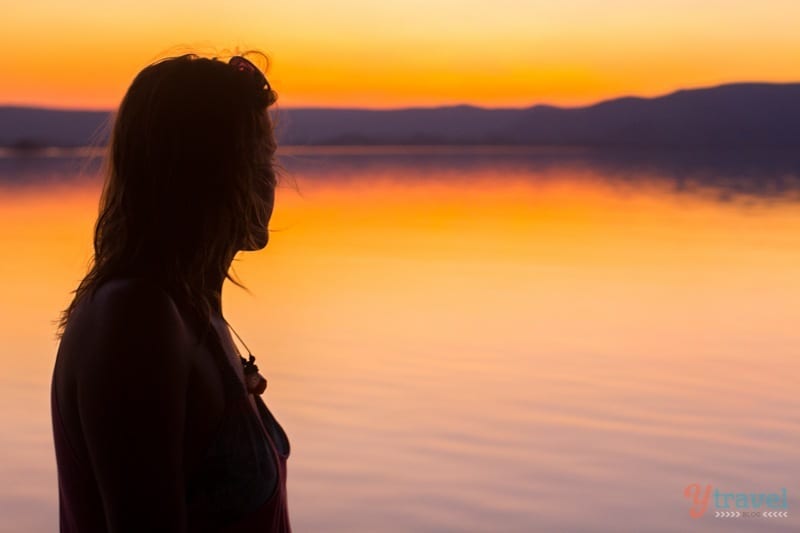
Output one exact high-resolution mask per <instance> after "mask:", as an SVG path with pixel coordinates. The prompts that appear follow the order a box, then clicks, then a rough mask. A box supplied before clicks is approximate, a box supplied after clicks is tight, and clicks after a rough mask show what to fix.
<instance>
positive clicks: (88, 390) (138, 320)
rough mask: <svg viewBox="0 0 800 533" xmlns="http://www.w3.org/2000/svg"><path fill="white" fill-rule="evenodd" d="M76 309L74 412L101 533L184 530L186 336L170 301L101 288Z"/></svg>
mask: <svg viewBox="0 0 800 533" xmlns="http://www.w3.org/2000/svg"><path fill="white" fill-rule="evenodd" d="M80 305H81V308H80V313H79V314H77V315H76V317H75V318H76V322H75V323H74V324H72V325H73V326H74V329H73V330H71V334H72V338H73V339H74V340H75V345H74V346H73V348H72V350H71V351H72V353H73V354H79V355H80V357H79V358H76V359H75V360H74V361H75V364H74V365H73V368H74V372H75V378H76V383H75V386H76V400H77V410H78V413H79V415H78V416H79V419H80V423H81V429H82V434H83V440H84V442H85V445H86V450H87V453H88V456H89V459H90V461H91V465H92V471H93V472H94V475H95V478H96V480H97V484H98V487H99V490H100V493H101V495H102V498H103V503H104V511H105V514H106V519H107V523H108V524H109V529H110V530H112V531H149V530H151V527H152V525H153V524H163V525H164V529H163V530H164V531H183V528H184V524H185V514H184V513H185V509H184V507H183V494H184V489H183V461H184V459H183V450H184V448H183V444H184V426H185V421H186V397H187V386H188V377H189V373H190V365H189V360H190V357H189V354H190V353H191V346H192V345H191V338H192V337H191V335H189V332H188V329H187V328H186V325H185V322H184V320H183V319H182V317H181V314H180V312H179V309H178V308H177V306H176V305H175V302H174V301H173V300H172V298H171V297H170V296H169V294H168V293H167V292H166V291H164V290H163V289H162V288H160V287H158V286H157V285H155V284H152V283H150V282H147V281H146V280H138V279H136V280H134V279H130V280H127V279H126V280H114V281H111V282H108V283H106V284H104V285H103V286H102V287H100V288H99V289H98V290H97V291H96V292H95V294H94V296H93V297H92V298H91V299H88V300H86V301H83V302H81V304H80ZM76 309H77V308H76ZM65 336H66V332H65Z"/></svg>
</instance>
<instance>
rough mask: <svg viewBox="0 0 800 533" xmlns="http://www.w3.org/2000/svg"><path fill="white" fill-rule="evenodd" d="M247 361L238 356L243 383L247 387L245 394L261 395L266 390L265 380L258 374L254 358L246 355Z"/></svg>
mask: <svg viewBox="0 0 800 533" xmlns="http://www.w3.org/2000/svg"><path fill="white" fill-rule="evenodd" d="M248 355H249V356H250V358H249V359H245V358H244V357H242V356H239V359H241V361H242V366H243V367H244V382H245V385H246V386H247V392H249V393H250V394H263V393H264V391H265V390H267V380H266V378H265V377H264V376H262V375H261V374H260V373H259V372H258V366H256V363H255V361H256V358H255V356H254V355H253V354H248Z"/></svg>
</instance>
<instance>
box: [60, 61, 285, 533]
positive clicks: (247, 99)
mask: <svg viewBox="0 0 800 533" xmlns="http://www.w3.org/2000/svg"><path fill="white" fill-rule="evenodd" d="M262 57H263V56H262ZM275 99H276V95H275V93H274V92H273V91H272V89H271V88H270V86H269V83H268V82H267V80H266V78H265V76H264V75H263V73H262V72H261V71H260V70H259V69H258V68H257V67H256V66H255V65H253V64H252V63H251V62H250V61H248V60H247V59H245V58H244V57H242V56H235V57H233V58H231V59H230V60H229V61H227V62H226V61H221V60H217V59H216V58H214V59H208V58H200V57H197V56H195V55H192V54H189V55H183V56H180V57H173V58H168V59H165V60H162V61H159V62H157V63H155V64H153V65H150V66H148V67H147V68H145V69H144V70H142V72H141V73H139V75H138V76H136V78H135V79H134V81H133V83H132V84H131V86H130V88H129V89H128V91H127V93H126V94H125V97H124V99H123V101H122V104H121V105H120V108H119V111H118V113H117V115H116V118H115V123H114V129H113V132H112V136H111V143H110V152H109V155H108V158H107V160H108V169H107V172H106V182H105V186H104V189H103V194H102V198H101V206H100V214H99V217H98V220H97V224H96V227H95V236H94V249H95V253H94V259H93V263H92V267H91V269H90V271H89V273H88V274H87V275H86V277H85V278H84V279H83V280H82V281H81V283H80V284H79V286H78V288H77V289H76V291H75V297H74V299H73V301H72V303H71V304H70V305H69V307H68V308H67V309H66V310H65V311H64V314H63V316H62V320H61V324H60V326H61V329H60V331H61V332H62V335H61V342H60V345H59V349H58V354H57V358H56V364H55V368H54V372H53V381H52V389H51V399H52V404H51V408H52V417H53V431H54V439H55V451H56V459H57V463H58V478H59V500H60V519H61V531H69V532H73V531H76V532H80V533H86V532H99V531H109V532H123V531H125V532H127V531H131V532H144V531H148V532H150V531H169V532H182V531H192V532H194V531H224V532H232V531H237V532H249V531H258V532H269V531H275V532H288V531H290V525H289V518H288V512H287V500H286V458H287V457H288V455H289V442H288V439H287V438H286V434H285V433H284V431H283V429H282V428H281V426H280V425H279V424H278V422H277V421H276V420H275V418H274V417H273V416H272V414H271V413H270V411H269V410H268V409H267V407H266V405H265V404H264V402H263V400H262V399H261V396H260V393H261V392H263V390H264V386H265V385H266V382H265V381H264V380H263V378H262V377H261V375H260V374H258V372H257V367H256V366H255V365H254V358H253V357H252V355H251V356H250V357H249V359H247V360H246V359H244V358H242V357H241V356H240V355H239V353H238V351H237V349H236V344H235V343H234V341H233V339H232V337H231V335H230V333H229V329H228V325H227V322H226V321H225V319H224V317H223V315H222V308H221V292H222V284H223V282H224V281H225V279H226V278H228V279H232V278H231V277H230V276H229V273H228V269H229V267H230V265H231V262H232V260H233V258H234V256H235V255H236V253H237V252H239V251H241V250H259V249H262V248H264V247H265V246H266V245H267V242H268V240H269V234H268V230H267V225H268V222H269V219H270V217H271V215H272V209H273V204H274V197H275V186H276V174H275V171H274V168H273V158H274V154H275V149H276V143H275V138H274V132H273V127H272V123H271V121H270V117H269V114H268V111H267V108H268V107H269V106H270V105H271V104H273V103H274V102H275ZM232 281H234V282H235V280H232ZM237 284H238V283H237ZM237 337H238V335H237Z"/></svg>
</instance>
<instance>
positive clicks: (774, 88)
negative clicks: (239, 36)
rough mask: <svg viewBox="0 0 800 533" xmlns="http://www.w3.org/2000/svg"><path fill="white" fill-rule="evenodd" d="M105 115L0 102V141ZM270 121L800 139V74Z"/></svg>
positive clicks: (283, 114) (531, 134) (415, 131)
mask: <svg viewBox="0 0 800 533" xmlns="http://www.w3.org/2000/svg"><path fill="white" fill-rule="evenodd" d="M109 117H110V113H109V112H107V111H67V110H51V109H39V108H30V107H0V146H3V147H6V148H16V149H19V150H35V149H36V148H38V147H45V146H56V147H78V146H86V145H90V144H93V145H98V144H104V143H105V142H106V141H107V133H108V128H107V127H104V126H107V121H108V119H109ZM276 120H277V122H276V123H277V131H278V138H279V141H280V142H281V143H282V144H291V145H443V144H467V145H475V144H480V145H562V146H563V145H574V146H593V147H617V148H619V147H635V146H648V147H652V146H658V147H708V148H712V147H776V146H778V147H800V83H785V84H777V83H736V84H729V85H721V86H717V87H711V88H703V89H687V90H680V91H677V92H674V93H671V94H668V95H665V96H660V97H656V98H638V97H624V98H616V99H613V100H607V101H604V102H600V103H598V104H594V105H590V106H586V107H579V108H562V107H554V106H548V105H537V106H533V107H529V108H522V109H486V108H480V107H473V106H466V105H459V106H451V107H437V108H409V109H397V110H365V109H324V108H287V109H280V110H278V111H277V112H276Z"/></svg>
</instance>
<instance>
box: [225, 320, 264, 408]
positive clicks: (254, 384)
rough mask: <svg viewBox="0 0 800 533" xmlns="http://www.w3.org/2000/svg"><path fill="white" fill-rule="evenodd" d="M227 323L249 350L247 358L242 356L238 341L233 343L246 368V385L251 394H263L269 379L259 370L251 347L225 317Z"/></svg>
mask: <svg viewBox="0 0 800 533" xmlns="http://www.w3.org/2000/svg"><path fill="white" fill-rule="evenodd" d="M222 320H224V321H225V324H227V326H228V328H230V330H231V331H232V332H233V334H234V335H236V338H237V339H239V342H241V343H242V346H244V349H245V350H247V356H248V357H247V359H245V358H244V357H242V354H241V352H239V348H237V347H236V343H233V349H234V350H236V355H238V356H239V360H241V362H242V367H243V368H244V382H245V386H246V387H247V392H249V393H250V394H263V393H264V391H265V390H266V389H267V380H266V378H265V377H264V376H262V375H261V374H260V373H259V372H258V366H256V357H255V356H254V355H253V353H252V352H251V351H250V348H248V347H247V344H246V343H245V342H244V341H243V340H242V338H241V337H240V336H239V334H238V333H236V330H235V329H233V326H231V325H230V324H228V321H227V320H225V318H224V317H223V319H222Z"/></svg>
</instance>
